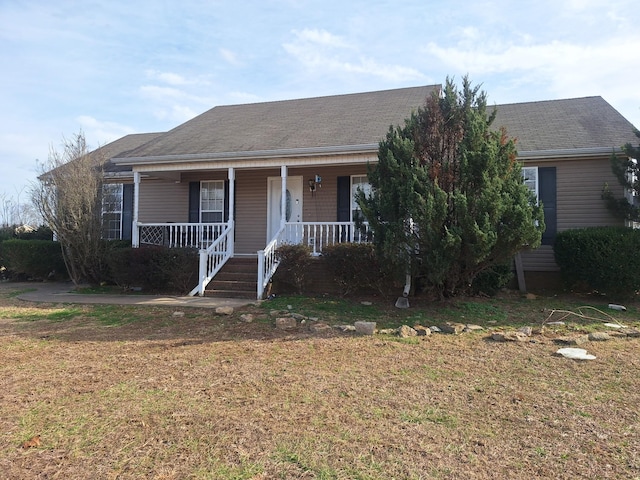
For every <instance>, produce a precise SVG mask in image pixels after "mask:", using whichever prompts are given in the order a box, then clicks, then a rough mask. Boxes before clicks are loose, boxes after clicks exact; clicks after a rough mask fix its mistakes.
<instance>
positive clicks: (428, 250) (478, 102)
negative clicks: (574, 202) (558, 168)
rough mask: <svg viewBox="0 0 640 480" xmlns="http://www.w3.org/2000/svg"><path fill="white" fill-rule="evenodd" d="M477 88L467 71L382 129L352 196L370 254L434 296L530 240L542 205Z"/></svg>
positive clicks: (464, 283) (536, 234) (463, 284)
mask: <svg viewBox="0 0 640 480" xmlns="http://www.w3.org/2000/svg"><path fill="white" fill-rule="evenodd" d="M494 118H495V111H493V112H491V113H489V112H488V109H487V101H486V94H485V93H484V92H480V91H479V87H475V88H472V87H471V84H470V81H469V80H468V78H467V77H465V78H464V79H463V85H462V90H459V89H458V88H457V87H456V86H455V85H454V84H453V82H452V81H451V80H450V79H447V82H446V85H445V88H444V91H443V92H442V95H438V94H434V95H433V96H432V97H430V98H428V99H427V100H426V103H425V105H424V107H423V108H421V109H419V110H418V112H416V113H414V114H412V115H411V117H410V118H409V119H407V120H406V121H405V125H404V127H395V128H394V127H391V128H390V129H389V132H388V133H387V136H386V138H385V140H383V141H382V142H380V147H379V151H378V163H377V164H375V165H373V166H370V168H369V181H370V183H371V186H372V192H373V193H372V194H371V195H370V196H369V197H367V196H365V195H364V193H362V192H359V195H358V202H359V204H360V207H361V208H362V212H363V214H364V216H365V218H366V219H367V221H368V222H369V224H370V226H371V228H372V230H373V238H374V242H375V244H376V246H377V249H378V252H379V254H380V255H381V256H382V257H383V258H384V259H385V261H386V263H387V264H388V265H391V266H393V267H394V268H395V270H396V272H397V273H398V274H399V275H404V274H405V272H406V271H407V268H410V269H411V274H412V276H413V278H414V279H417V280H419V281H420V283H421V285H422V286H423V288H426V289H430V290H432V291H434V292H435V293H437V294H439V295H440V296H441V297H442V296H452V295H456V294H459V293H465V292H467V291H468V289H469V287H470V286H471V284H472V282H473V280H474V279H475V278H476V276H477V275H478V274H480V273H482V272H483V271H486V270H487V269H490V268H492V267H494V266H496V265H501V264H504V263H505V262H509V261H510V260H511V258H512V257H513V255H514V254H515V253H516V252H518V251H519V250H521V249H522V248H523V247H524V246H525V245H528V246H530V247H537V246H538V245H539V244H540V239H541V235H542V231H543V230H544V221H543V213H542V207H541V206H538V205H536V204H535V198H534V197H533V195H532V193H531V192H530V191H529V189H528V188H527V187H526V186H525V185H524V183H523V178H522V171H521V166H520V164H519V163H518V162H517V160H516V157H517V152H516V148H515V142H514V140H511V139H509V138H508V137H507V134H506V132H505V131H504V129H498V130H493V129H491V124H492V122H493V120H494Z"/></svg>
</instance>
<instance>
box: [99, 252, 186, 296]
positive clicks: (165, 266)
mask: <svg viewBox="0 0 640 480" xmlns="http://www.w3.org/2000/svg"><path fill="white" fill-rule="evenodd" d="M107 263H108V266H109V272H110V277H111V280H112V281H113V282H114V283H115V284H116V285H119V286H121V287H122V288H123V289H128V288H131V287H141V288H142V289H143V290H148V291H153V292H179V293H186V292H188V291H189V290H190V289H191V288H192V287H194V286H195V284H196V282H197V276H198V252H197V250H195V249H192V248H171V249H170V248H167V247H156V246H148V247H142V248H131V247H128V248H115V249H113V250H112V251H111V254H110V255H109V258H108V259H107Z"/></svg>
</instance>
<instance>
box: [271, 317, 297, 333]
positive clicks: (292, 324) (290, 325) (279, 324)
mask: <svg viewBox="0 0 640 480" xmlns="http://www.w3.org/2000/svg"><path fill="white" fill-rule="evenodd" d="M297 327H298V323H297V322H296V319H295V318H293V317H278V318H276V328H277V329H279V330H292V329H294V328H297Z"/></svg>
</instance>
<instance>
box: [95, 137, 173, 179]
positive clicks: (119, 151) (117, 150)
mask: <svg viewBox="0 0 640 480" xmlns="http://www.w3.org/2000/svg"><path fill="white" fill-rule="evenodd" d="M162 133H163V132H157V133H132V134H130V135H126V136H124V137H122V138H119V139H118V140H115V141H113V142H111V143H107V144H106V145H103V146H102V147H100V148H98V149H96V150H94V151H93V152H92V153H95V154H97V155H100V156H102V155H104V158H108V159H111V158H114V157H123V156H126V155H127V153H128V152H130V151H131V150H133V149H135V148H138V147H140V146H141V145H144V144H145V143H147V142H149V141H150V140H153V139H154V138H157V137H159V136H160V135H162ZM104 170H105V172H110V173H113V172H122V171H130V170H131V167H127V166H123V165H115V164H114V163H113V162H107V163H106V164H105V166H104Z"/></svg>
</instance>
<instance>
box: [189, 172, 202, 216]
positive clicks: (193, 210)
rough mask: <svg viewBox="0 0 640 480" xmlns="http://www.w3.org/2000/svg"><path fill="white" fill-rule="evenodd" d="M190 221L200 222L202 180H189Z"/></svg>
mask: <svg viewBox="0 0 640 480" xmlns="http://www.w3.org/2000/svg"><path fill="white" fill-rule="evenodd" d="M189 223H200V182H189Z"/></svg>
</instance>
